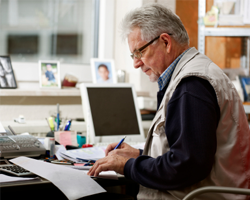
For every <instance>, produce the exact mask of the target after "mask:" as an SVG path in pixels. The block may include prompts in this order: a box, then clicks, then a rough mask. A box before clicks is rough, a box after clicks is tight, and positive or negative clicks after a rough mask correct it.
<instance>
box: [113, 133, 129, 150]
mask: <svg viewBox="0 0 250 200" xmlns="http://www.w3.org/2000/svg"><path fill="white" fill-rule="evenodd" d="M125 138H126V136H125V137H124V138H122V140H121V141H120V142H119V144H118V145H116V147H115V148H114V150H115V149H117V148H118V147H119V146H120V145H121V144H122V143H123V141H124V140H125Z"/></svg>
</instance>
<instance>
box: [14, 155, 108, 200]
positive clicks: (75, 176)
mask: <svg viewBox="0 0 250 200" xmlns="http://www.w3.org/2000/svg"><path fill="white" fill-rule="evenodd" d="M10 162H12V163H15V164H16V165H19V166H21V167H23V168H24V169H26V170H29V171H31V172H32V173H34V174H37V175H39V176H41V177H43V178H45V179H47V180H49V181H50V182H52V183H53V184H54V185H55V186H56V187H58V188H59V189H60V190H61V191H62V192H63V193H64V194H65V195H66V197H67V198H68V199H70V200H73V199H79V198H81V197H85V196H89V195H92V194H97V193H102V192H106V191H105V190H104V189H103V188H102V187H101V186H100V185H99V184H98V183H97V182H95V181H94V180H93V179H91V178H90V177H89V176H88V175H86V174H85V173H84V172H82V171H81V170H75V169H71V168H68V167H64V166H61V165H55V164H51V163H47V162H43V161H39V160H35V159H32V158H27V157H18V158H15V159H12V160H10Z"/></svg>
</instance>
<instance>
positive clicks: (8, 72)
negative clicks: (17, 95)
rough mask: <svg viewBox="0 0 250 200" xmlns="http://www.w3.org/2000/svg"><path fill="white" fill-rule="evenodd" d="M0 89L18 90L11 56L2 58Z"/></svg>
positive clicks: (0, 60) (0, 57) (0, 58)
mask: <svg viewBox="0 0 250 200" xmlns="http://www.w3.org/2000/svg"><path fill="white" fill-rule="evenodd" d="M0 88H1V89H14V88H17V84H16V79H15V75H14V71H13V68H12V65H11V61H10V57H9V56H0Z"/></svg>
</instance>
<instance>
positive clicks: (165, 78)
mask: <svg viewBox="0 0 250 200" xmlns="http://www.w3.org/2000/svg"><path fill="white" fill-rule="evenodd" d="M188 50H189V48H188V49H187V50H186V51H184V52H183V53H182V54H181V55H179V56H178V57H177V58H176V59H175V60H174V62H172V63H171V65H169V67H168V68H167V69H166V70H165V71H164V72H163V73H162V74H161V76H160V77H159V79H158V80H157V82H158V86H159V89H160V90H162V89H163V88H164V87H165V86H166V85H167V84H168V82H169V81H170V78H171V76H172V74H173V72H174V69H175V67H176V65H177V64H178V62H179V60H180V59H181V58H182V57H183V56H184V54H185V53H186V52H187V51H188Z"/></svg>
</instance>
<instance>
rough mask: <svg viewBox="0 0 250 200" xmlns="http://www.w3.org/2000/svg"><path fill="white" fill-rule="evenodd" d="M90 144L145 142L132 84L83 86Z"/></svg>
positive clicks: (83, 103)
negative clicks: (124, 138) (122, 140)
mask: <svg viewBox="0 0 250 200" xmlns="http://www.w3.org/2000/svg"><path fill="white" fill-rule="evenodd" d="M80 90H81V97H82V106H83V113H84V118H85V122H86V127H87V142H89V143H90V144H96V143H102V142H104V143H112V142H119V141H120V140H121V138H123V137H124V136H126V140H125V142H144V141H145V136H144V132H143V128H142V123H141V115H140V111H139V108H138V105H137V100H136V93H135V89H134V87H133V85H131V84H125V83H124V84H84V83H82V84H80Z"/></svg>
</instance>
